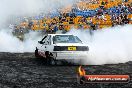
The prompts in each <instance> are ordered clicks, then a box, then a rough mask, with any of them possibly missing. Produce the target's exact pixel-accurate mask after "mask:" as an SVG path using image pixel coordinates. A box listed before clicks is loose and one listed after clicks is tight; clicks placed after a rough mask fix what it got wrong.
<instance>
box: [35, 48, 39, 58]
mask: <svg viewBox="0 0 132 88" xmlns="http://www.w3.org/2000/svg"><path fill="white" fill-rule="evenodd" d="M35 57H39V54H38V48H37V47H36V49H35Z"/></svg>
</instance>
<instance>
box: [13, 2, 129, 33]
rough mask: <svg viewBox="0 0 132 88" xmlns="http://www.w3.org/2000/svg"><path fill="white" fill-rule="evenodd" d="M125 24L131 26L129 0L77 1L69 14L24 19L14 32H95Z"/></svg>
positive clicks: (56, 13)
mask: <svg viewBox="0 0 132 88" xmlns="http://www.w3.org/2000/svg"><path fill="white" fill-rule="evenodd" d="M125 24H132V1H131V0H79V1H78V2H77V3H76V4H74V5H73V6H72V7H71V11H70V12H65V13H64V12H59V11H57V12H55V13H51V14H48V15H47V16H42V17H40V18H39V19H36V18H32V19H31V18H30V19H29V18H26V19H24V20H22V22H21V23H20V24H19V25H14V30H17V31H28V30H39V31H44V32H48V33H56V32H57V31H58V30H59V31H62V32H63V33H65V32H67V31H69V30H70V29H71V28H75V29H92V30H96V29H102V28H104V27H112V26H115V25H125Z"/></svg>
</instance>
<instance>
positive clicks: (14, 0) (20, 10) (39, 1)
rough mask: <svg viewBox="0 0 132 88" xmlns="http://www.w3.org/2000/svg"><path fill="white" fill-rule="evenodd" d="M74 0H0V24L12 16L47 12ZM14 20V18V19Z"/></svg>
mask: <svg viewBox="0 0 132 88" xmlns="http://www.w3.org/2000/svg"><path fill="white" fill-rule="evenodd" d="M75 1H76V0H0V26H2V25H4V23H5V21H6V20H7V19H9V18H12V16H16V17H19V16H25V17H27V16H34V15H36V14H37V15H38V14H40V13H41V12H43V13H47V12H49V11H52V10H56V9H58V8H61V7H65V6H66V5H68V4H71V5H72V4H73V3H74V2H75ZM14 20H15V19H14Z"/></svg>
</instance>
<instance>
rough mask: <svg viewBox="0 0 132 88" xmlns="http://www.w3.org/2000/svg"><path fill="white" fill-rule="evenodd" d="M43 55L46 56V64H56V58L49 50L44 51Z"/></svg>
mask: <svg viewBox="0 0 132 88" xmlns="http://www.w3.org/2000/svg"><path fill="white" fill-rule="evenodd" d="M45 56H46V60H47V64H48V65H56V60H55V58H54V57H53V55H52V53H50V52H49V51H46V52H45Z"/></svg>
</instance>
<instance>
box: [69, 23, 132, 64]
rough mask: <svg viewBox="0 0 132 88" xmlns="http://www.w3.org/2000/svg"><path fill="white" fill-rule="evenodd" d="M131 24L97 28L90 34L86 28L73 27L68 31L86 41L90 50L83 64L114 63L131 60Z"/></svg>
mask: <svg viewBox="0 0 132 88" xmlns="http://www.w3.org/2000/svg"><path fill="white" fill-rule="evenodd" d="M131 28H132V25H124V26H116V27H112V28H106V29H100V30H99V29H98V30H96V31H93V35H90V33H89V31H88V30H76V29H73V30H71V31H70V32H69V33H70V34H74V35H76V36H78V37H79V38H80V39H81V40H82V41H83V42H84V43H87V44H88V46H89V48H90V50H89V54H88V56H87V58H86V60H85V61H84V62H83V64H85V65H89V64H94V65H99V64H114V63H124V62H127V61H132V39H131V38H132V30H131Z"/></svg>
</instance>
